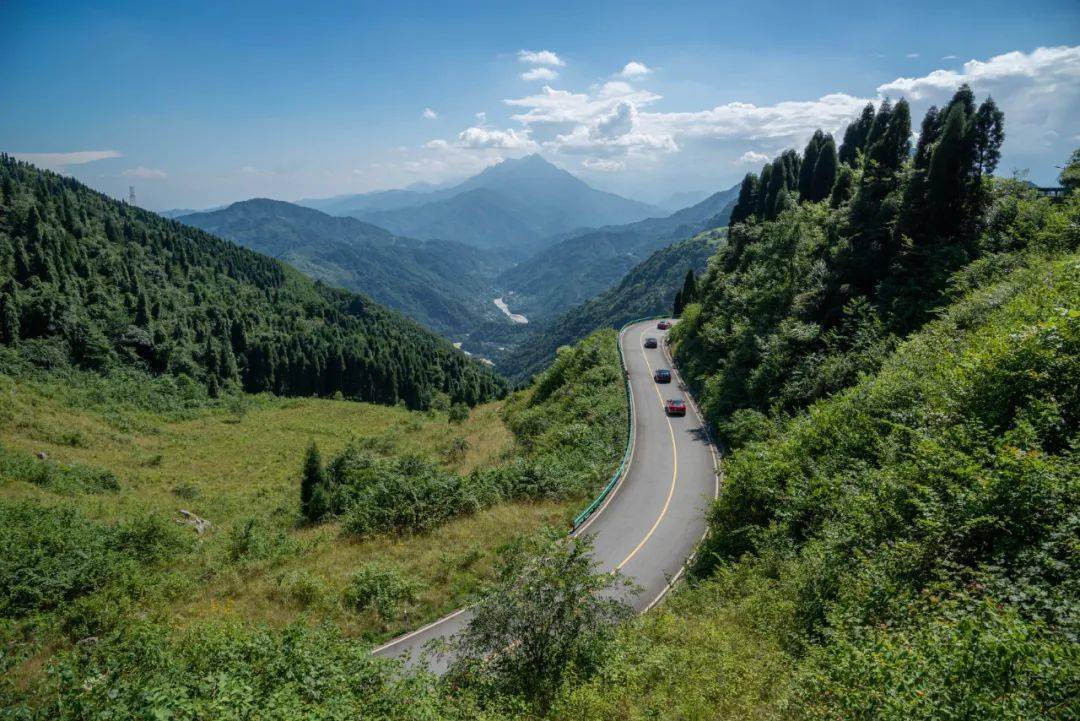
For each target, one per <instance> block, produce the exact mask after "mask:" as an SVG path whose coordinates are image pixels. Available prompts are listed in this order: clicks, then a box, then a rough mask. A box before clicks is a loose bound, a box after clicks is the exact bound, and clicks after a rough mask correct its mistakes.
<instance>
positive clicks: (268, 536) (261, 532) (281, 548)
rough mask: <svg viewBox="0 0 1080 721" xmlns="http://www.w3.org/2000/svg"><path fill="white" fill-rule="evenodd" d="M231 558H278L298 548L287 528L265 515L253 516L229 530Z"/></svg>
mask: <svg viewBox="0 0 1080 721" xmlns="http://www.w3.org/2000/svg"><path fill="white" fill-rule="evenodd" d="M226 548H227V553H228V557H229V560H231V561H232V562H233V563H238V562H243V561H266V560H276V559H279V558H281V557H283V556H286V555H288V554H289V553H291V552H293V551H295V550H296V543H295V541H293V540H292V539H290V538H289V535H288V533H286V531H285V529H284V528H283V527H282V526H281V525H279V524H276V523H274V522H273V521H272V520H271V519H269V518H266V517H263V516H251V517H249V518H247V519H246V520H244V521H241V522H240V523H238V524H236V525H235V526H233V527H232V529H230V531H229V536H228V542H227V545H226Z"/></svg>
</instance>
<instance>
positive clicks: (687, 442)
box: [374, 321, 719, 672]
mask: <svg viewBox="0 0 1080 721" xmlns="http://www.w3.org/2000/svg"><path fill="white" fill-rule="evenodd" d="M664 335H665V331H660V330H657V328H656V321H643V322H640V323H636V324H634V325H632V326H629V327H627V328H626V329H625V330H624V331H623V332H622V334H620V336H619V343H620V344H621V345H622V350H623V356H624V358H625V361H626V367H627V370H628V371H629V374H630V391H631V394H632V396H633V403H634V428H633V436H634V437H633V450H632V455H631V458H630V463H629V465H628V467H627V471H626V473H625V474H624V475H623V477H622V479H621V480H620V481H619V483H618V485H617V486H616V487H615V489H614V490H613V491H612V493H611V495H609V496H608V499H607V500H606V501H605V502H604V504H603V505H601V506H600V508H599V509H598V510H597V511H596V512H595V513H594V514H593V515H592V516H591V517H590V518H589V519H588V520H586V521H585V522H584V523H583V524H582V525H581V526H580V527H579V528H578V529H577V531H575V535H580V534H588V535H591V536H593V539H594V545H595V549H594V555H595V556H596V558H597V559H598V560H599V561H600V564H601V567H602V568H604V569H605V570H611V569H616V568H617V569H620V570H621V571H622V572H623V573H625V574H626V575H627V576H629V577H631V578H632V579H633V580H634V581H635V582H636V583H637V584H638V585H640V586H641V588H642V590H641V591H640V592H639V593H638V594H637V595H636V596H635V597H634V598H633V599H632V602H633V605H634V608H635V609H637V610H638V611H639V612H644V611H647V610H648V609H649V608H651V607H652V606H653V605H654V604H655V603H657V602H658V601H659V600H660V599H661V598H662V597H663V595H664V594H665V593H666V592H667V590H668V588H669V587H670V585H671V584H672V583H674V581H675V580H677V579H678V577H679V575H680V574H681V573H682V569H683V565H684V564H685V563H686V560H687V558H688V557H689V556H690V554H691V553H692V552H693V550H694V548H695V547H696V546H697V544H698V542H699V541H700V540H701V539H702V537H703V536H704V534H705V512H706V509H707V507H708V504H709V502H710V501H711V500H712V499H713V498H715V497H716V494H717V492H718V490H719V479H718V478H717V476H716V471H715V468H716V458H715V456H714V453H713V449H712V446H711V445H710V444H709V442H708V438H707V434H706V432H705V428H704V423H703V421H702V419H701V417H700V416H699V415H698V412H697V408H696V407H695V406H694V405H693V404H692V403H690V402H689V401H690V398H689V395H688V394H687V393H686V391H685V390H683V389H682V387H681V386H682V379H681V378H680V377H679V376H678V373H676V372H675V370H674V368H672V363H671V360H670V357H669V356H668V354H667V350H666V348H665V347H664V344H663V342H661V343H660V346H661V347H660V348H655V349H647V348H645V347H644V341H645V338H647V337H649V336H652V337H655V338H657V339H658V340H661V341H663V337H664ZM657 368H672V374H673V376H674V378H673V379H672V382H671V383H670V384H663V385H660V384H656V383H654V382H653V371H655V370H656V369H657ZM674 397H682V398H684V399H686V400H687V405H688V409H687V414H686V416H685V417H675V418H671V417H668V416H667V414H666V413H665V412H664V408H663V402H664V400H666V399H667V398H674ZM468 621H469V611H468V609H460V610H458V611H456V612H454V613H453V614H450V615H449V616H446V617H444V618H442V619H440V620H438V621H435V622H434V623H432V624H430V625H428V626H425V627H423V628H420V629H418V630H416V631H414V632H412V633H409V634H405V635H404V636H401V637H399V638H396V639H394V640H392V641H390V642H389V643H387V644H385V645H383V646H380V647H379V648H377V649H375V651H374V653H375V654H376V655H379V656H387V657H392V656H407V657H408V658H407V660H408V661H409V662H410V663H415V662H416V660H417V659H418V657H419V652H420V650H421V649H422V648H423V647H424V645H425V644H427V643H428V642H429V641H432V640H434V639H437V638H447V637H449V636H451V635H453V634H455V633H457V632H458V631H460V630H461V629H462V628H463V627H464V626H465V625H466V624H467V623H468ZM448 663H449V659H447V658H445V657H436V658H429V659H428V665H429V667H430V668H431V670H433V671H435V672H442V671H444V670H445V669H446V667H447V665H448Z"/></svg>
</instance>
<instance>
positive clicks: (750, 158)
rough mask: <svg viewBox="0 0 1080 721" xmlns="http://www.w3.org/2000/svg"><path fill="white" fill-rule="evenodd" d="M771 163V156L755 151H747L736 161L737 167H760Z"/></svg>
mask: <svg viewBox="0 0 1080 721" xmlns="http://www.w3.org/2000/svg"><path fill="white" fill-rule="evenodd" d="M767 162H769V156H768V155H766V154H765V153H759V152H756V151H754V150H747V151H746V152H745V153H743V154H742V155H740V156H739V157H738V158H736V160H735V164H736V165H760V164H763V163H767Z"/></svg>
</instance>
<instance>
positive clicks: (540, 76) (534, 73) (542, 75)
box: [521, 68, 559, 80]
mask: <svg viewBox="0 0 1080 721" xmlns="http://www.w3.org/2000/svg"><path fill="white" fill-rule="evenodd" d="M557 77H559V74H558V73H557V72H555V71H554V70H552V69H551V68H533V69H531V70H526V71H525V72H523V73H522V74H521V79H522V80H554V79H555V78H557Z"/></svg>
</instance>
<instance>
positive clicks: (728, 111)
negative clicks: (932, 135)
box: [428, 47, 1080, 174]
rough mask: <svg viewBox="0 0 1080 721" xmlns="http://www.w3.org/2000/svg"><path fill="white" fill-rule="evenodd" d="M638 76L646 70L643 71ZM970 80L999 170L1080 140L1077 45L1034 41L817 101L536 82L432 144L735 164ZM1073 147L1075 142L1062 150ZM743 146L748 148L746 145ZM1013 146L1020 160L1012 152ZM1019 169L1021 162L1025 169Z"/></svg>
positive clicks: (611, 162)
mask: <svg viewBox="0 0 1080 721" xmlns="http://www.w3.org/2000/svg"><path fill="white" fill-rule="evenodd" d="M639 77H640V76H639ZM964 82H967V83H969V84H971V85H972V87H973V88H974V90H975V92H976V94H977V95H979V96H980V97H982V96H985V95H987V94H992V95H993V97H994V99H995V101H996V102H997V103H998V105H999V106H1000V107H1001V108H1002V110H1004V111H1005V116H1006V131H1007V134H1008V139H1007V141H1006V145H1005V148H1004V151H1005V154H1006V155H1005V158H1003V168H1004V167H1009V164H1015V163H1021V164H1027V163H1039V164H1041V165H1045V164H1046V163H1047V162H1048V160H1047V159H1048V158H1058V157H1065V156H1066V155H1067V154H1068V151H1069V150H1071V149H1072V146H1071V145H1069V144H1070V143H1073V144H1075V142H1074V139H1075V138H1076V130H1075V118H1076V117H1080V47H1055V48H1037V49H1035V50H1033V51H1031V52H1012V53H1006V54H1003V55H998V56H995V57H992V58H990V59H988V60H983V61H980V60H971V61H968V62H967V63H964V64H963V66H962V67H961V68H959V69H955V70H946V69H939V70H935V71H933V72H931V73H929V74H927V75H923V76H919V77H901V78H897V79H895V80H893V81H891V82H887V83H883V84H881V85H880V86H878V87H877V88H876V91H877V92H876V93H869V94H860V93H848V92H833V93H828V94H825V95H822V96H820V97H818V98H810V99H805V98H804V99H793V100H782V101H779V102H775V103H770V104H755V103H746V102H739V101H731V102H724V103H721V104H718V105H715V106H713V107H706V108H703V109H702V108H692V107H691V108H688V109H684V110H681V111H670V110H668V111H659V110H657V109H656V108H657V106H658V103H659V101H660V100H661V99H662V98H661V96H660V95H659V94H657V93H655V92H652V91H650V90H644V89H641V88H638V87H635V85H634V83H633V82H632V78H630V77H626V76H625V74H623V73H620V77H618V78H616V79H612V80H609V81H607V82H601V83H598V84H596V85H593V86H591V87H588V88H585V89H582V90H577V91H575V90H557V89H554V88H552V87H551V86H550V85H546V84H545V85H543V86H542V87H541V88H540V89H539V90H537V91H534V92H530V93H526V94H523V95H521V96H518V97H511V98H507V99H505V100H503V104H504V106H505V107H506V108H507V109H508V110H509V111H510V117H509V122H507V123H506V124H505V127H504V126H503V124H501V123H500V124H499V127H494V125H493V124H489V123H488V120H487V116H485V115H478V118H477V122H476V123H474V124H473V125H474V127H471V128H467V129H465V130H464V131H462V132H461V133H460V134H458V136H457V137H456V138H455V139H453V140H451V141H449V142H446V141H438V142H439V143H442V144H441V145H432V144H429V145H428V149H429V150H439V151H442V152H455V153H458V154H461V155H465V154H468V153H473V154H475V155H478V156H483V157H485V158H486V157H489V156H490V155H492V154H495V153H510V154H513V153H520V152H535V151H537V150H539V151H542V152H544V153H545V154H547V155H549V156H558V155H563V156H579V157H580V158H581V160H580V167H582V168H588V169H590V170H596V171H601V170H603V171H606V172H614V171H616V170H620V169H624V168H627V167H630V166H631V164H632V163H637V162H639V161H640V162H648V163H650V166H649V167H650V168H652V169H653V170H654V171H655V170H656V169H658V168H661V167H667V168H668V169H669V171H670V172H671V173H673V174H674V173H676V171H675V169H674V166H673V165H670V164H669V165H667V166H661V165H660V164H659V163H661V161H662V160H663V158H664V157H665V156H670V155H672V154H674V153H678V152H680V151H682V150H684V149H686V148H691V149H692V151H693V152H694V153H695V154H700V155H699V157H701V158H711V159H713V160H712V161H711V166H712V167H714V168H717V167H720V166H721V165H723V166H725V167H727V168H732V166H733V165H734V166H738V165H754V164H760V163H764V162H766V161H767V160H768V159H769V156H768V155H766V153H775V152H779V151H780V150H781V149H783V148H791V147H794V148H801V147H802V146H803V145H804V144H805V143H806V139H807V138H808V137H809V136H810V135H811V134H812V133H813V132H814V131H815V130H816V129H818V128H820V129H822V130H824V131H825V132H828V133H832V134H834V135H836V134H838V133H839V132H841V131H842V130H843V128H844V127H845V126H846V125H847V123H849V122H851V121H852V120H853V119H854V118H856V117H858V115H859V113H860V112H861V110H862V108H863V106H864V105H866V103H868V102H875V103H876V102H879V101H880V100H881V99H882V98H883V97H884V96H890V97H892V98H893V99H897V98H899V97H901V96H902V97H906V98H907V99H908V101H909V102H911V104H912V113H913V115H914V118H915V122H916V124H917V123H918V119H919V118H921V115H922V113H923V112H925V110H926V108H927V107H929V105H930V103H937V104H939V105H940V104H941V103H943V102H946V101H947V100H948V98H949V97H950V96H951V95H952V93H953V92H955V90H956V88H957V86H959V85H960V84H961V83H964ZM1067 146H1068V147H1067ZM748 148H753V149H752V150H748ZM1010 153H1012V154H1013V156H1012V157H1011V158H1010V155H1009V154H1010ZM1021 167H1023V166H1022V165H1021Z"/></svg>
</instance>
